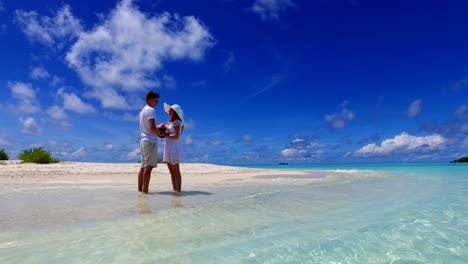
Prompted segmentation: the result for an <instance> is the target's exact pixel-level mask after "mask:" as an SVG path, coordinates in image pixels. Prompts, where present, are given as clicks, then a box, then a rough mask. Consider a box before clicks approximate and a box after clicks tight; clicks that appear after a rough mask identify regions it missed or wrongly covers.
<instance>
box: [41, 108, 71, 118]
mask: <svg viewBox="0 0 468 264" xmlns="http://www.w3.org/2000/svg"><path fill="white" fill-rule="evenodd" d="M46 112H47V114H48V115H49V116H50V117H51V118H52V119H54V120H57V121H61V120H65V119H67V118H68V116H67V114H66V113H65V111H64V110H63V108H61V107H60V106H57V105H54V106H51V107H49V108H48V109H47V111H46Z"/></svg>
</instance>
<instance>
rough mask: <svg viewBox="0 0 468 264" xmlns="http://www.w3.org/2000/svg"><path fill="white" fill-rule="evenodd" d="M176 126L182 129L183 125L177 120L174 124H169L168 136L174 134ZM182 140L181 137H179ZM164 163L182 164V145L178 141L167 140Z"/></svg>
mask: <svg viewBox="0 0 468 264" xmlns="http://www.w3.org/2000/svg"><path fill="white" fill-rule="evenodd" d="M175 126H180V127H181V129H182V126H183V123H182V121H180V120H175V121H174V122H169V124H168V125H167V130H166V134H174V133H175V128H174V127H175ZM181 133H182V131H181ZM179 139H180V136H179ZM163 160H164V162H167V163H172V164H175V163H180V162H181V161H182V144H181V142H180V140H178V139H170V138H166V142H165V143H164V155H163Z"/></svg>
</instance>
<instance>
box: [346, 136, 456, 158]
mask: <svg viewBox="0 0 468 264" xmlns="http://www.w3.org/2000/svg"><path fill="white" fill-rule="evenodd" d="M447 142H448V140H447V139H446V138H444V137H443V136H441V135H438V134H434V135H431V136H423V137H417V136H412V135H410V134H408V133H405V132H403V133H401V134H400V135H397V136H395V137H394V138H391V139H386V140H384V141H383V142H382V143H381V144H380V146H379V145H377V144H375V143H372V144H368V145H366V146H364V147H362V148H361V149H359V150H357V151H355V152H354V155H356V156H370V155H389V154H405V153H417V152H429V151H433V150H439V149H442V148H444V147H445V144H446V143H447Z"/></svg>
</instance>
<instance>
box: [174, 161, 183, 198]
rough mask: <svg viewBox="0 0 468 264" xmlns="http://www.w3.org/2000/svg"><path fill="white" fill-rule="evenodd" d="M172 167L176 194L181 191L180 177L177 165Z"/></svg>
mask: <svg viewBox="0 0 468 264" xmlns="http://www.w3.org/2000/svg"><path fill="white" fill-rule="evenodd" d="M173 166H174V175H175V181H176V192H181V191H182V175H181V174H180V166H179V163H176V164H174V165H173Z"/></svg>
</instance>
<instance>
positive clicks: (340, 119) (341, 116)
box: [324, 100, 354, 129]
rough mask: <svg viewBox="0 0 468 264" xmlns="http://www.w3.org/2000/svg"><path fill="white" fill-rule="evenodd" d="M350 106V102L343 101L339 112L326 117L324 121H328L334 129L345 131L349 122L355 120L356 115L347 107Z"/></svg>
mask: <svg viewBox="0 0 468 264" xmlns="http://www.w3.org/2000/svg"><path fill="white" fill-rule="evenodd" d="M348 104H349V101H347V100H346V101H343V102H342V103H341V104H340V105H339V107H338V111H337V112H336V113H333V114H329V115H325V117H324V119H325V121H327V123H328V125H329V126H330V127H332V128H336V129H343V128H346V126H347V122H349V121H352V120H353V119H354V113H353V111H352V110H351V109H349V108H347V107H346V106H347V105H348Z"/></svg>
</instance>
